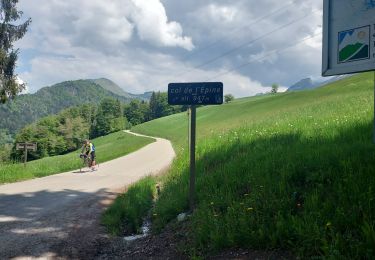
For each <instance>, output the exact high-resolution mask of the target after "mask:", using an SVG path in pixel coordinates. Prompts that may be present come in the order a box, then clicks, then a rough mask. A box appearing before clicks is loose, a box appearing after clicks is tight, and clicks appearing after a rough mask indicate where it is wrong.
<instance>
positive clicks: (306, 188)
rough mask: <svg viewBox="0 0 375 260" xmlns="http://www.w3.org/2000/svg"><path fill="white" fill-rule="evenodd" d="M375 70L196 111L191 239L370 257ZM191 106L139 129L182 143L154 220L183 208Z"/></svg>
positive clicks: (374, 238) (374, 207)
mask: <svg viewBox="0 0 375 260" xmlns="http://www.w3.org/2000/svg"><path fill="white" fill-rule="evenodd" d="M372 80H373V74H371V73H365V74H361V75H357V76H354V77H351V78H348V79H344V80H342V81H339V82H336V83H333V84H331V85H329V86H326V87H323V88H319V89H316V90H312V91H304V92H295V93H285V94H279V95H276V96H265V97H256V98H246V99H240V100H237V101H236V102H233V103H232V104H229V105H223V106H216V107H204V108H200V109H199V110H198V122H197V124H198V149H197V150H198V151H197V172H198V176H197V197H198V205H197V210H196V211H195V213H194V216H193V219H192V230H194V233H193V234H192V235H193V236H194V238H195V239H194V241H195V247H197V248H200V247H201V248H205V249H207V248H209V249H213V250H217V249H222V248H225V247H233V246H242V247H255V248H278V247H281V248H286V249H289V250H292V251H293V252H295V253H296V254H298V255H301V256H312V255H315V256H319V255H325V256H332V257H335V258H341V257H347V258H358V257H366V256H367V257H371V256H373V255H374V253H375V252H374V248H375V174H374V172H375V168H374V165H373V158H374V156H375V147H374V145H373V144H372V143H371V138H372V119H373V81H372ZM186 126H187V123H186V114H179V115H173V116H171V117H167V118H162V119H158V120H155V121H152V122H149V123H146V124H143V125H140V126H137V127H135V128H134V130H135V131H137V132H141V133H145V134H150V135H153V136H162V137H166V138H169V139H171V140H172V141H173V143H174V145H175V147H177V148H178V150H179V152H178V160H176V162H175V163H174V165H173V167H172V169H171V170H170V172H169V173H168V174H167V176H166V177H165V179H164V189H163V192H162V193H161V196H160V198H159V200H158V201H157V203H156V206H155V210H154V211H155V212H154V216H156V217H155V218H154V226H155V227H156V228H157V229H158V228H162V227H163V226H164V225H165V224H166V223H167V222H168V221H170V220H171V219H173V218H175V216H176V215H177V214H178V213H180V212H182V211H184V210H186V208H187V188H188V160H187V158H188V156H187V153H186V149H185V150H184V149H183V148H186V143H187V141H186V135H187V128H186Z"/></svg>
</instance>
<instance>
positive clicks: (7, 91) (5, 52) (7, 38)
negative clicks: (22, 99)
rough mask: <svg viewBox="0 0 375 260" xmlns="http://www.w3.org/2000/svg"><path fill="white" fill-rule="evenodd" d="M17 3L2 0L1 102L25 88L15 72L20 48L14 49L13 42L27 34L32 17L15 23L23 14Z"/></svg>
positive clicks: (0, 25)
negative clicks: (17, 23)
mask: <svg viewBox="0 0 375 260" xmlns="http://www.w3.org/2000/svg"><path fill="white" fill-rule="evenodd" d="M17 3H18V0H1V1H0V103H5V102H6V101H7V100H8V99H9V98H13V97H15V96H16V95H17V94H19V93H20V92H21V91H22V90H23V89H24V88H25V84H24V83H22V84H20V83H18V82H17V75H15V74H14V70H15V67H16V61H17V57H18V52H19V50H18V49H17V50H14V49H13V42H15V41H17V40H19V39H21V38H22V37H23V36H24V35H25V33H26V31H27V28H28V26H29V25H30V23H31V19H30V18H29V19H28V20H27V21H26V22H24V23H22V24H19V25H15V24H14V22H15V21H17V20H18V19H20V18H21V16H22V12H21V11H18V10H17V7H16V5H17Z"/></svg>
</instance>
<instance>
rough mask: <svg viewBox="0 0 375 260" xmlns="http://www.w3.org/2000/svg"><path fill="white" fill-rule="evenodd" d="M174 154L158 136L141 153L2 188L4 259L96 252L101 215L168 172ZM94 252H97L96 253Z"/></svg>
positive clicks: (1, 245)
mask: <svg viewBox="0 0 375 260" xmlns="http://www.w3.org/2000/svg"><path fill="white" fill-rule="evenodd" d="M174 156H175V153H174V151H173V148H172V145H171V143H170V142H169V141H168V140H164V139H159V138H156V142H154V143H151V144H149V145H147V146H145V147H143V148H142V149H140V150H138V151H136V152H134V153H132V154H129V155H127V156H124V157H121V158H118V159H116V160H113V161H110V162H107V163H102V164H100V167H99V169H98V170H97V171H95V172H84V173H80V172H79V170H77V171H72V172H67V173H62V174H57V175H52V176H48V177H45V178H39V179H33V180H29V181H24V182H18V183H13V184H6V185H1V186H0V259H8V258H35V257H37V258H38V257H41V258H75V257H80V258H81V257H82V254H84V253H82V252H84V251H85V250H86V251H87V250H91V251H92V250H95V246H93V243H94V244H95V241H96V239H99V238H98V237H97V236H99V233H101V234H102V233H103V232H98V230H97V229H100V228H102V227H100V225H99V216H100V213H101V212H102V210H103V207H105V206H106V205H107V204H108V201H110V200H112V199H113V198H114V197H115V196H116V195H117V194H118V193H119V192H121V191H123V189H124V187H125V186H126V185H128V184H131V183H133V182H135V181H137V180H139V179H140V178H142V177H144V176H146V175H149V174H156V173H159V172H160V171H162V170H163V169H165V168H167V167H168V166H169V165H170V163H171V161H172V160H173V158H174ZM91 253H92V252H91Z"/></svg>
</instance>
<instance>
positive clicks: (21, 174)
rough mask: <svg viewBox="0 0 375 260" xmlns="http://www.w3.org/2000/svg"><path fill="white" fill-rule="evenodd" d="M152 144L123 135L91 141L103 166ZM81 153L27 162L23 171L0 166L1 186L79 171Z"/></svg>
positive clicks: (11, 165) (14, 166)
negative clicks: (107, 162) (104, 163)
mask: <svg viewBox="0 0 375 260" xmlns="http://www.w3.org/2000/svg"><path fill="white" fill-rule="evenodd" d="M153 141H154V140H153V139H151V138H146V137H139V136H134V135H131V134H127V133H125V132H123V131H121V132H117V133H113V134H110V135H107V136H103V137H99V138H96V139H94V140H93V143H94V144H95V148H96V155H97V161H98V163H103V162H106V161H109V160H112V159H116V158H118V157H121V156H124V155H126V154H129V153H131V152H134V151H136V150H138V149H140V148H141V147H143V146H145V145H147V144H149V143H152V142H153ZM80 152H81V151H80V150H77V151H74V152H71V153H68V154H65V155H58V156H52V157H45V158H43V159H40V160H35V161H32V162H28V163H27V166H26V168H25V167H24V165H23V164H22V163H9V164H1V165H0V184H2V183H11V182H16V181H20V180H27V179H32V178H37V177H44V176H47V175H52V174H56V173H61V172H66V171H70V170H75V169H79V168H80V167H81V165H82V160H81V159H80V158H79V154H80Z"/></svg>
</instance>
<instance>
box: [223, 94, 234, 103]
mask: <svg viewBox="0 0 375 260" xmlns="http://www.w3.org/2000/svg"><path fill="white" fill-rule="evenodd" d="M224 100H225V103H229V102H231V101H233V100H234V96H233V95H232V94H226V95H225V96H224Z"/></svg>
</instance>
